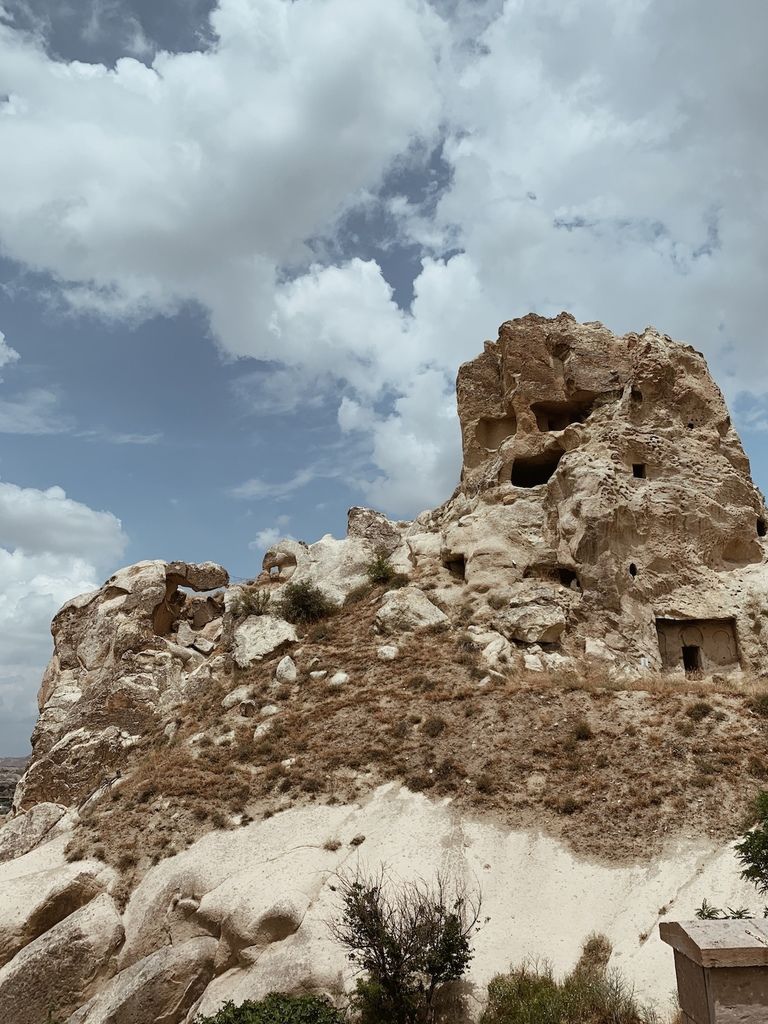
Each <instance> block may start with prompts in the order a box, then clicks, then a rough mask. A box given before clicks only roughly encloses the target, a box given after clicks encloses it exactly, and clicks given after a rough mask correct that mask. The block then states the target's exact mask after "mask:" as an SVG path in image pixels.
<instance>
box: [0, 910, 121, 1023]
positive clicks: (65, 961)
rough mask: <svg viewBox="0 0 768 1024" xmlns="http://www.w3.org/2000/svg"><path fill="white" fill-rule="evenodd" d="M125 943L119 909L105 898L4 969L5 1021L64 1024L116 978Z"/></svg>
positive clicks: (0, 978) (0, 1003)
mask: <svg viewBox="0 0 768 1024" xmlns="http://www.w3.org/2000/svg"><path fill="white" fill-rule="evenodd" d="M123 937H124V932H123V925H122V923H121V921H120V915H119V913H118V912H117V907H116V906H115V904H114V901H113V900H112V898H111V897H110V896H107V895H106V894H105V893H102V894H101V895H100V896H97V897H96V899H94V900H92V901H91V902H90V903H88V904H87V905H86V906H84V907H81V908H80V909H79V910H76V911H75V912H74V913H72V914H70V915H69V916H68V917H66V918H64V920H63V921H60V922H59V923H58V924H57V925H55V926H54V927H53V928H51V929H50V930H49V931H47V932H45V933H44V934H43V935H41V936H40V937H39V938H37V939H35V941H34V942H31V943H30V944H29V945H28V946H25V947H24V949H22V950H21V952H19V953H17V954H16V956H15V957H14V958H13V960H11V962H10V963H8V964H6V965H5V966H4V967H2V968H0V1020H2V1021H8V1022H9V1024H45V1022H46V1021H49V1020H54V1021H56V1020H65V1019H66V1018H67V1017H68V1016H69V1015H70V1014H72V1013H74V1011H75V1010H76V1009H77V1008H78V1007H79V1006H81V1005H82V1004H83V1003H84V1002H86V1000H88V999H90V998H91V996H92V995H94V994H95V992H96V991H97V990H98V988H99V987H100V986H101V985H103V983H104V982H105V981H106V980H107V979H108V978H109V977H111V976H112V974H114V972H115V969H116V961H115V956H116V954H117V951H118V949H119V947H120V945H121V943H122V941H123Z"/></svg>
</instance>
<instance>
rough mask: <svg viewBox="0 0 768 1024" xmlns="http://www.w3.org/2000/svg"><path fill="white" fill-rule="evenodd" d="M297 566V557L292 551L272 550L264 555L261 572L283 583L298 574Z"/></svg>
mask: <svg viewBox="0 0 768 1024" xmlns="http://www.w3.org/2000/svg"><path fill="white" fill-rule="evenodd" d="M296 565H297V562H296V555H294V554H293V553H292V552H291V551H279V550H275V549H274V548H272V549H270V550H269V551H268V552H267V553H266V555H264V561H263V562H262V563H261V571H262V572H265V573H267V575H268V576H270V577H271V578H273V579H277V580H280V581H281V582H282V581H284V580H289V579H290V578H291V576H293V574H294V573H295V572H296Z"/></svg>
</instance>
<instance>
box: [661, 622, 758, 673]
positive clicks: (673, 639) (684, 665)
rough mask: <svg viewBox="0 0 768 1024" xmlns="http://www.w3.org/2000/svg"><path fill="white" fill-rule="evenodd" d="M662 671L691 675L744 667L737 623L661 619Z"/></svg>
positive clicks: (728, 670)
mask: <svg viewBox="0 0 768 1024" xmlns="http://www.w3.org/2000/svg"><path fill="white" fill-rule="evenodd" d="M656 631H657V634H658V638H659V651H660V653H661V663H662V668H663V669H664V670H665V671H668V672H671V671H675V670H679V669H682V670H683V671H684V672H685V673H686V674H687V675H693V674H698V673H701V672H704V673H706V672H730V671H735V670H736V669H739V668H740V667H741V660H740V657H739V643H738V637H737V634H736V620H735V619H732V618H729V619H657V620H656Z"/></svg>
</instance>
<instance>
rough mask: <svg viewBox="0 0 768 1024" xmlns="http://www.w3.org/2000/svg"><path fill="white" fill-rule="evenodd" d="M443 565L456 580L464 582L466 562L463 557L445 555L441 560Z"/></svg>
mask: <svg viewBox="0 0 768 1024" xmlns="http://www.w3.org/2000/svg"><path fill="white" fill-rule="evenodd" d="M443 565H444V566H445V568H446V569H447V570H448V572H449V573H450V574H451V575H452V576H455V577H456V578H457V579H459V580H464V579H466V578H467V560H466V558H465V557H464V555H454V554H452V555H446V556H445V557H444V558H443Z"/></svg>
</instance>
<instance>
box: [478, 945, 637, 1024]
mask: <svg viewBox="0 0 768 1024" xmlns="http://www.w3.org/2000/svg"><path fill="white" fill-rule="evenodd" d="M610 952H611V947H610V944H609V943H608V940H607V939H606V938H605V937H604V936H600V935H595V936H591V937H590V938H589V939H588V940H587V941H586V943H585V944H584V947H583V948H582V954H581V958H580V959H579V962H578V964H577V965H576V967H575V968H574V970H573V971H572V972H571V974H569V975H568V976H567V977H566V978H565V979H564V980H563V981H561V982H559V981H556V980H555V977H554V975H553V973H552V968H551V966H550V965H549V964H548V963H546V962H545V963H543V964H540V965H539V964H533V965H531V964H527V965H523V966H521V967H517V968H515V969H514V970H513V971H510V973H509V974H501V975H498V976H497V977H495V978H494V979H493V980H492V981H491V983H490V984H489V986H488V1005H487V1006H486V1009H485V1011H484V1012H483V1015H482V1017H481V1018H480V1024H586V1022H589V1024H653V1022H655V1021H656V1020H657V1018H656V1017H655V1015H654V1014H653V1012H652V1011H649V1010H646V1009H645V1008H643V1007H641V1006H640V1005H638V1003H637V1001H636V1000H635V998H634V995H633V994H632V990H631V988H630V987H629V986H628V985H627V984H626V982H625V981H624V980H623V979H622V977H621V976H620V975H619V974H618V973H617V972H615V971H609V970H607V962H608V957H609V956H610Z"/></svg>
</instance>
